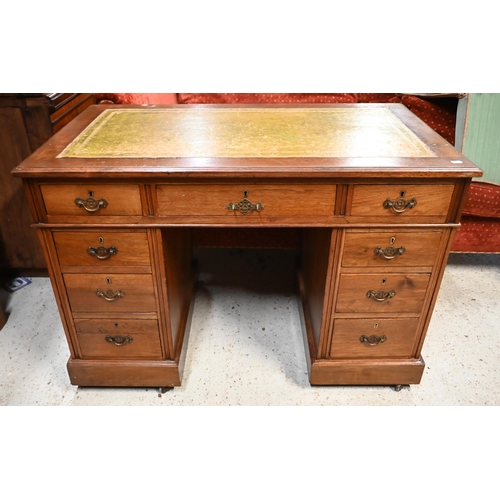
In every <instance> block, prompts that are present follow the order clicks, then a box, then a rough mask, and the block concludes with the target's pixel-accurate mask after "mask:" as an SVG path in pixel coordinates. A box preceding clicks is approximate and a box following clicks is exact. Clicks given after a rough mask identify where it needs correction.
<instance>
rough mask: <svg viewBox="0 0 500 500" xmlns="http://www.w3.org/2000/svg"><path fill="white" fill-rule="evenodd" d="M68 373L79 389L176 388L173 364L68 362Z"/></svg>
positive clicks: (178, 380) (178, 377) (177, 374)
mask: <svg viewBox="0 0 500 500" xmlns="http://www.w3.org/2000/svg"><path fill="white" fill-rule="evenodd" d="M68 373H69V377H70V380H71V383H72V384H73V385H79V386H82V387H178V386H180V385H181V375H180V370H179V365H178V364H177V363H176V362H175V361H115V360H113V361H107V360H106V361H97V360H82V359H70V360H69V361H68Z"/></svg>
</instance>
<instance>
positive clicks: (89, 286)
mask: <svg viewBox="0 0 500 500" xmlns="http://www.w3.org/2000/svg"><path fill="white" fill-rule="evenodd" d="M64 282H65V283H66V290H67V292H68V297H69V302H70V305H71V310H72V311H73V313H75V312H99V313H102V312H134V313H146V312H155V311H156V300H155V293H154V287H153V278H152V276H151V275H150V274H112V275H109V274H64Z"/></svg>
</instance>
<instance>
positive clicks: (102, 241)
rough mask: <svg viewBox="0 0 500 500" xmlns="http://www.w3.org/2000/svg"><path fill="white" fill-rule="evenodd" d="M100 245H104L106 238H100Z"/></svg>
mask: <svg viewBox="0 0 500 500" xmlns="http://www.w3.org/2000/svg"><path fill="white" fill-rule="evenodd" d="M99 243H100V244H101V245H104V238H103V237H102V236H99Z"/></svg>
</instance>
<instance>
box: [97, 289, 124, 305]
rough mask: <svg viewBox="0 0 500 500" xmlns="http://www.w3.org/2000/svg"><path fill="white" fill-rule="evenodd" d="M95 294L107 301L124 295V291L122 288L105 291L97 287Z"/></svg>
mask: <svg viewBox="0 0 500 500" xmlns="http://www.w3.org/2000/svg"><path fill="white" fill-rule="evenodd" d="M96 294H97V296H98V297H100V298H101V299H104V300H107V301H108V302H113V301H114V300H117V299H121V298H123V297H125V292H123V291H122V290H118V291H117V292H115V291H113V290H108V291H107V292H105V291H103V290H101V289H98V290H97V292H96Z"/></svg>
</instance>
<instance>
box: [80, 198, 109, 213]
mask: <svg viewBox="0 0 500 500" xmlns="http://www.w3.org/2000/svg"><path fill="white" fill-rule="evenodd" d="M75 205H76V206H77V207H80V208H84V209H85V210H87V212H97V211H98V210H99V209H100V208H106V207H107V206H108V202H107V201H106V200H105V199H104V198H101V199H100V200H96V199H95V198H94V197H93V196H89V197H88V198H86V199H85V200H84V199H83V198H76V199H75Z"/></svg>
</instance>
